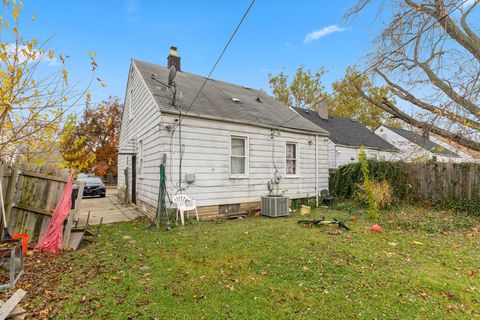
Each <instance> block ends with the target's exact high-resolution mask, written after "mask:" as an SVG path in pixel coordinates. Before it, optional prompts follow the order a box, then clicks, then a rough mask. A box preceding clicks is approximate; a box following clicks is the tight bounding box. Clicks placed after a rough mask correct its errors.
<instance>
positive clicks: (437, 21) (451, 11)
mask: <svg viewBox="0 0 480 320" xmlns="http://www.w3.org/2000/svg"><path fill="white" fill-rule="evenodd" d="M468 1H470V0H465V1H463V2H461V3H460V4H459V5H458V6H456V7H454V8H453V9H452V10H450V11H449V12H447V13H445V15H443V16H442V17H441V18H440V19H438V20H436V21H434V22H433V23H432V24H431V25H430V26H428V27H427V28H426V29H425V30H423V31H422V32H420V33H418V34H416V35H415V36H413V37H412V38H410V39H409V40H408V41H407V42H405V43H404V44H402V45H401V46H399V47H398V48H397V49H395V50H393V51H390V52H389V53H387V54H385V55H384V56H383V57H382V58H381V59H380V60H379V61H377V62H376V63H374V64H372V65H371V66H370V67H368V68H367V69H365V70H364V71H363V72H361V73H359V74H357V75H356V76H355V77H353V79H351V80H350V81H348V82H347V83H346V84H344V85H342V86H341V87H340V88H338V89H334V90H333V92H331V93H327V95H326V97H324V98H323V99H322V100H320V102H322V101H325V99H326V98H327V97H330V96H332V95H333V94H335V93H337V92H339V91H340V90H342V89H343V88H345V87H346V86H348V85H350V84H351V83H352V82H354V81H355V80H357V79H358V78H360V77H361V76H363V75H364V74H366V73H367V72H369V71H370V70H372V69H373V68H375V67H376V66H378V65H379V64H380V63H382V62H383V61H385V59H387V58H388V57H390V56H391V55H393V54H395V53H397V52H398V51H399V50H401V49H403V48H405V47H406V46H407V45H409V44H410V43H411V42H412V41H414V40H415V39H417V38H418V37H419V36H421V35H422V34H423V33H424V32H425V31H428V30H430V29H431V28H433V27H434V26H435V25H436V24H437V23H440V22H441V21H443V20H444V19H445V18H447V17H448V16H449V15H450V14H452V13H453V12H454V11H455V10H458V9H459V8H460V7H463V5H465V4H466V3H467V2H468ZM436 11H438V9H437V10H435V12H436ZM298 116H300V114H296V115H295V116H293V117H291V118H290V119H288V120H286V121H284V122H282V123H281V124H279V125H278V127H281V126H283V125H285V124H287V123H288V122H290V121H292V120H294V119H296V118H297V117H298Z"/></svg>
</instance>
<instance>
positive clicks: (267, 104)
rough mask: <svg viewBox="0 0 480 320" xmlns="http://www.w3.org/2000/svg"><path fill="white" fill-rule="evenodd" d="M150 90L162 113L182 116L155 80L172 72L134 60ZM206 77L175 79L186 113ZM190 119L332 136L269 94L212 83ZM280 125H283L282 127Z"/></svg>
mask: <svg viewBox="0 0 480 320" xmlns="http://www.w3.org/2000/svg"><path fill="white" fill-rule="evenodd" d="M132 63H134V64H135V65H136V67H137V68H138V70H139V72H140V75H141V76H142V78H143V79H144V81H145V83H146V85H147V87H148V89H149V90H150V92H151V93H152V95H153V97H154V99H155V101H156V102H157V104H158V106H159V107H160V110H162V111H163V112H170V113H178V111H177V109H175V108H174V107H173V106H172V105H171V94H170V92H169V89H167V88H166V87H165V86H164V85H162V84H161V83H159V82H158V81H156V80H154V79H152V74H154V75H155V77H156V78H157V79H160V80H162V79H164V82H166V79H167V77H168V72H169V70H168V69H167V68H165V67H162V66H159V65H156V64H152V63H148V62H143V61H138V60H133V61H132ZM204 81H205V78H204V77H201V76H198V75H195V74H191V73H188V72H178V73H177V76H176V78H175V82H176V85H177V90H178V91H181V92H182V100H181V106H182V111H183V112H186V111H187V108H188V107H189V106H190V104H191V102H192V101H193V99H194V97H195V95H196V94H197V92H198V90H199V89H200V88H201V87H202V84H203V82H204ZM188 114H189V115H192V116H193V115H196V116H206V117H209V118H214V119H216V120H222V121H236V122H242V123H245V124H249V125H253V126H263V127H272V128H275V127H277V128H279V129H282V128H284V129H294V130H300V131H307V132H311V133H315V134H323V135H328V132H326V131H325V130H323V129H322V128H319V127H317V126H315V125H314V124H312V123H310V122H309V121H306V120H305V119H303V118H302V117H298V116H296V113H295V112H294V111H293V110H291V109H289V108H287V107H285V106H284V105H282V104H280V103H279V102H278V101H276V100H275V99H274V98H272V97H270V96H269V95H267V94H266V93H264V92H262V91H259V90H254V89H251V88H247V87H242V86H238V85H234V84H230V83H226V82H223V81H217V80H213V79H209V81H208V82H207V83H206V85H205V87H204V88H203V90H202V91H201V93H200V95H199V96H198V98H197V99H196V100H195V103H194V104H193V105H192V107H191V109H190V110H188ZM280 124H283V125H282V126H281V127H279V125H280Z"/></svg>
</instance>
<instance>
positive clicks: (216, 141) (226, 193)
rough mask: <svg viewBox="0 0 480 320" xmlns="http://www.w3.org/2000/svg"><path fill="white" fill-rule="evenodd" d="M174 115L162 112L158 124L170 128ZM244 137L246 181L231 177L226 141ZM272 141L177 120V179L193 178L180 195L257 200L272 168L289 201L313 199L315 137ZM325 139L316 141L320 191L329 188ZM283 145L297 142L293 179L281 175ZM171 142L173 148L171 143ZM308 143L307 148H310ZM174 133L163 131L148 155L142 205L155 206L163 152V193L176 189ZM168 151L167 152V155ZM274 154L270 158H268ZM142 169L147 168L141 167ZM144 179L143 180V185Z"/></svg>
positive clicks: (202, 201)
mask: <svg viewBox="0 0 480 320" xmlns="http://www.w3.org/2000/svg"><path fill="white" fill-rule="evenodd" d="M175 118H176V116H174V115H166V114H164V115H163V117H162V121H164V123H165V124H170V125H172V124H173V123H174V120H175ZM232 135H234V136H243V137H248V150H249V157H248V159H247V161H248V167H249V174H248V177H246V178H232V177H230V137H231V136H232ZM273 140H274V143H273V142H272V139H271V130H269V129H264V128H259V127H253V126H248V125H241V124H234V123H227V122H219V121H213V120H205V119H196V118H184V120H183V121H182V145H184V146H185V147H184V155H183V161H182V177H183V178H182V180H184V176H185V174H187V173H189V174H195V175H196V180H195V182H194V183H193V184H191V185H188V184H186V183H185V182H183V183H182V187H183V188H185V189H186V190H185V194H188V195H190V196H192V197H193V198H194V199H196V200H197V202H198V204H199V205H217V204H227V203H241V202H253V201H259V200H260V197H261V196H262V195H266V194H267V193H268V190H267V182H268V180H269V179H272V178H273V175H274V172H275V167H274V166H276V167H277V169H278V171H279V173H280V174H281V176H282V179H281V182H280V185H279V190H280V191H281V192H282V191H283V193H284V194H285V195H287V196H289V197H291V198H300V197H306V196H307V195H309V196H315V136H314V135H310V136H309V135H304V134H298V133H290V132H286V131H280V135H279V136H278V133H276V135H275V137H274V139H273ZM327 140H328V139H327V138H326V137H318V155H319V156H318V179H319V180H318V181H319V190H321V189H328V166H327ZM286 141H293V142H297V143H298V157H299V159H298V162H299V163H298V169H299V174H298V177H286V176H285V144H286ZM170 142H172V144H170ZM310 143H311V144H310ZM178 146H179V143H178V130H176V131H175V133H174V135H173V139H172V136H171V133H170V132H168V131H167V130H165V129H163V130H162V139H161V143H160V144H159V145H158V150H159V152H158V154H157V155H156V156H155V157H152V159H149V160H151V161H152V162H151V165H152V167H151V171H150V172H149V174H148V177H145V181H144V183H145V185H148V186H150V187H151V188H150V189H149V190H147V192H146V195H147V198H148V201H147V203H149V204H152V205H153V203H156V194H157V193H156V192H157V189H158V186H157V184H158V174H157V172H155V170H156V171H158V165H159V163H160V159H161V157H162V154H163V153H166V154H167V168H166V169H167V170H166V174H167V190H168V192H169V193H170V194H171V195H173V194H175V192H177V190H178V181H179V179H178V163H179V148H178ZM170 149H171V150H172V152H170ZM272 154H273V157H272ZM145 170H147V168H145ZM147 181H148V182H147Z"/></svg>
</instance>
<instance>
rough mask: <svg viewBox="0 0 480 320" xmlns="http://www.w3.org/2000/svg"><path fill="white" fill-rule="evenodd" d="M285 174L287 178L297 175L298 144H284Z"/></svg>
mask: <svg viewBox="0 0 480 320" xmlns="http://www.w3.org/2000/svg"><path fill="white" fill-rule="evenodd" d="M285 149H286V157H285V159H286V163H285V165H286V174H287V176H296V175H298V144H297V143H295V142H287V144H286V148H285Z"/></svg>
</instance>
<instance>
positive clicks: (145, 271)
mask: <svg viewBox="0 0 480 320" xmlns="http://www.w3.org/2000/svg"><path fill="white" fill-rule="evenodd" d="M338 208H340V209H341V210H342V211H338V210H332V209H320V211H316V212H315V213H314V214H313V216H327V217H338V218H343V219H347V224H348V225H349V226H350V227H352V229H353V230H352V231H351V232H345V233H343V234H342V235H332V234H329V232H328V231H329V229H326V230H325V231H322V230H321V229H319V228H305V227H301V226H299V225H298V224H297V223H296V220H297V218H298V216H294V217H292V218H288V219H269V218H259V217H257V218H247V219H244V220H235V221H219V222H200V223H197V222H194V223H193V224H190V225H186V226H185V227H182V228H175V229H174V230H172V231H166V230H155V229H153V228H151V227H150V225H149V224H148V223H147V222H146V221H136V222H132V223H118V224H115V225H109V226H106V227H105V228H104V229H103V230H102V233H101V238H100V240H99V242H98V243H96V244H93V245H89V246H86V247H84V248H83V249H82V250H79V251H77V252H73V253H67V254H64V255H62V256H60V257H56V258H47V257H45V256H37V257H35V256H34V257H32V258H30V259H29V262H28V264H29V265H30V266H32V268H34V269H42V270H43V272H44V274H43V275H42V277H43V281H42V284H40V285H39V284H34V283H33V284H32V283H30V282H29V281H33V280H32V272H33V270H27V274H26V276H25V279H24V280H23V281H22V283H21V286H24V287H27V291H28V290H33V292H34V293H35V292H36V293H38V296H36V297H34V298H33V297H30V300H29V305H27V309H30V310H31V312H32V315H33V318H35V319H37V318H42V317H45V318H48V317H51V318H54V319H353V318H355V319H374V318H376V319H447V318H448V319H476V318H479V319H480V275H479V266H480V252H479V248H480V233H479V232H477V231H472V230H471V228H472V227H478V226H479V223H478V222H479V220H476V219H473V218H468V217H459V218H456V219H451V216H449V215H448V214H441V215H439V214H437V213H435V212H434V211H430V210H423V209H421V210H420V209H419V210H420V211H419V212H420V213H419V215H422V219H419V221H420V220H421V223H420V225H417V224H414V223H411V220H409V219H410V218H409V217H410V216H409V214H411V213H412V212H409V211H408V210H410V211H412V210H413V209H412V208H407V209H406V213H405V212H404V211H405V210H404V211H402V210H397V211H395V212H391V213H389V214H387V215H386V216H385V217H384V218H383V220H382V221H383V222H382V225H384V226H386V229H385V231H384V232H383V233H380V234H374V233H372V232H371V231H370V230H369V229H368V226H369V225H371V224H369V223H368V222H367V221H365V220H364V219H363V218H362V215H360V216H356V215H354V218H353V219H352V216H351V214H352V213H353V214H355V213H356V212H357V209H355V208H353V209H352V208H351V207H345V208H344V207H342V206H338ZM415 210H416V209H415ZM348 211H350V213H347V212H348ZM415 212H416V211H415ZM405 217H406V218H405ZM404 218H405V219H407V220H405V221H402V219H404ZM429 221H430V222H431V223H430V222H429ZM432 226H433V227H432ZM34 266H40V267H37V268H36V267H34ZM42 266H43V267H42ZM45 269H47V270H50V271H48V272H50V273H52V274H50V273H48V272H46V271H45ZM55 270H56V271H57V273H55ZM36 271H38V270H36ZM29 272H30V275H29ZM44 287H48V288H49V289H48V290H47V291H46V292H45V291H44V290H45V288H44Z"/></svg>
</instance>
